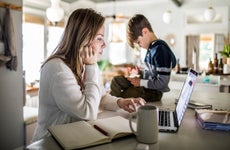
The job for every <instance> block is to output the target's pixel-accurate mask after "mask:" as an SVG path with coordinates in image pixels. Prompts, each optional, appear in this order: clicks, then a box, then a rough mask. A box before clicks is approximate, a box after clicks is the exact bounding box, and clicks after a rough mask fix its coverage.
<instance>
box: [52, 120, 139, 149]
mask: <svg viewBox="0 0 230 150" xmlns="http://www.w3.org/2000/svg"><path fill="white" fill-rule="evenodd" d="M133 125H134V127H135V128H136V124H135V123H133ZM49 131H50V133H51V134H52V136H53V137H54V138H55V139H56V140H57V142H58V143H59V144H60V145H61V146H62V147H63V148H64V149H80V148H85V147H89V146H94V145H99V144H104V143H109V142H112V140H113V139H116V138H120V137H123V136H128V135H132V134H133V133H132V131H131V130H130V128H129V121H128V120H127V119H125V118H123V117H121V116H115V117H110V118H103V119H98V120H93V121H77V122H73V123H68V124H61V125H55V126H51V127H50V128H49Z"/></svg>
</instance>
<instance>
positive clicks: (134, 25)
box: [110, 14, 176, 102]
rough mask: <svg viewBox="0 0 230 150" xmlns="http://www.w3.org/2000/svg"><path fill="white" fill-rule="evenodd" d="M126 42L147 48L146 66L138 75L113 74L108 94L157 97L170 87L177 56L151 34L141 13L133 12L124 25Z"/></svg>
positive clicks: (155, 98) (160, 96) (150, 29)
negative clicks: (126, 25)
mask: <svg viewBox="0 0 230 150" xmlns="http://www.w3.org/2000/svg"><path fill="white" fill-rule="evenodd" d="M127 41H128V44H129V45H130V46H131V47H132V48H134V43H136V44H138V45H139V46H140V47H142V48H144V49H147V54H146V56H145V60H144V61H145V64H146V68H145V70H144V71H143V72H142V74H141V77H140V78H138V77H134V78H131V77H124V76H116V77H114V78H113V80H112V81H111V87H110V88H111V92H110V94H111V95H114V96H118V97H124V98H128V97H142V98H144V99H145V100H146V101H148V102H152V101H159V100H161V98H162V95H163V92H168V91H169V90H170V89H169V87H168V83H169V81H170V73H171V70H172V68H174V67H175V65H176V58H175V55H174V54H173V52H172V50H171V49H170V48H169V46H168V45H167V43H166V42H164V41H163V40H160V39H158V38H157V37H156V35H155V34H154V32H153V30H152V27H151V25H150V23H149V21H148V20H147V18H146V17H145V16H144V15H141V14H137V15H135V16H133V17H132V18H131V19H130V20H129V22H128V27H127Z"/></svg>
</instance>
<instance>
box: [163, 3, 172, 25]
mask: <svg viewBox="0 0 230 150" xmlns="http://www.w3.org/2000/svg"><path fill="white" fill-rule="evenodd" d="M162 20H163V21H164V23H166V24H170V23H171V22H172V11H171V10H170V9H169V0H168V8H167V11H166V12H164V14H163V16H162Z"/></svg>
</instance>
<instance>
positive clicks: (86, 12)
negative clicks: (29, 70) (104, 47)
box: [42, 8, 105, 87]
mask: <svg viewBox="0 0 230 150" xmlns="http://www.w3.org/2000/svg"><path fill="white" fill-rule="evenodd" d="M104 22H105V17H103V16H102V15H101V14H100V13H98V12H96V11H95V10H93V9H89V8H82V9H77V10H75V11H74V12H73V13H72V14H71V15H70V17H69V19H68V22H67V25H66V27H65V30H64V33H63V36H62V38H61V41H60V43H59V44H58V45H57V47H56V48H55V51H54V52H53V53H52V54H51V56H50V57H49V58H48V59H47V60H46V61H45V62H44V63H43V65H42V67H43V66H44V65H45V63H47V62H48V61H49V60H51V59H53V58H60V59H62V60H63V61H64V62H65V63H66V64H67V65H68V66H69V67H70V69H71V70H72V71H73V73H74V74H75V77H76V79H77V81H78V83H79V84H80V86H81V87H83V83H82V73H83V62H82V59H81V56H80V52H81V51H82V49H83V47H84V46H86V45H88V44H89V43H90V42H91V41H92V40H93V39H94V38H95V37H96V34H97V32H98V30H99V29H100V28H101V27H102V25H103V24H104Z"/></svg>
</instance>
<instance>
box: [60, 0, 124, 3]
mask: <svg viewBox="0 0 230 150" xmlns="http://www.w3.org/2000/svg"><path fill="white" fill-rule="evenodd" d="M62 1H63V2H66V3H73V2H76V1H78V0H62ZM91 1H93V2H95V3H103V2H110V1H127V0H91Z"/></svg>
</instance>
